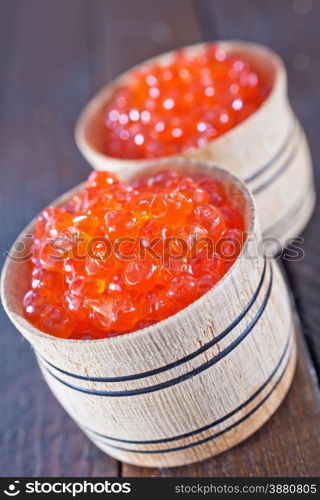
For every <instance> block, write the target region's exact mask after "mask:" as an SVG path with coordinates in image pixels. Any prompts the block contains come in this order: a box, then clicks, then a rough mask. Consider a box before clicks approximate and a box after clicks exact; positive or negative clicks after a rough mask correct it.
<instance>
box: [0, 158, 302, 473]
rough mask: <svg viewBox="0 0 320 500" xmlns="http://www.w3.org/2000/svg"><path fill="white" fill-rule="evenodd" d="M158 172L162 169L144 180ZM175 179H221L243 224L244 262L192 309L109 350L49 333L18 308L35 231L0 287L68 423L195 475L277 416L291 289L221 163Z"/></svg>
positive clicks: (112, 449) (117, 449) (188, 167)
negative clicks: (200, 464) (199, 465)
mask: <svg viewBox="0 0 320 500" xmlns="http://www.w3.org/2000/svg"><path fill="white" fill-rule="evenodd" d="M160 168H161V166H159V164H158V163H157V166H156V167H155V166H153V167H146V168H145V169H144V170H143V171H142V170H141V171H140V175H146V174H147V173H148V174H149V173H150V172H151V170H152V171H154V170H159V169H160ZM162 168H163V167H162ZM166 168H174V169H175V170H177V171H183V172H188V173H189V174H193V173H195V172H196V173H203V174H205V175H213V176H214V177H215V178H218V179H219V180H220V181H221V182H223V184H224V185H225V186H226V189H227V192H228V193H229V196H230V197H231V198H232V199H233V201H234V203H236V204H237V205H238V207H239V208H240V209H241V210H242V211H243V213H244V215H245V221H246V230H247V239H246V242H245V244H244V247H243V250H242V252H241V254H240V255H239V257H238V259H237V261H236V262H235V264H234V265H233V266H232V267H231V268H230V270H229V271H228V273H227V274H226V275H225V276H224V277H223V278H222V279H221V281H220V282H218V284H217V285H216V286H214V288H212V289H211V290H210V291H209V292H207V293H206V294H205V295H203V296H202V297H201V298H199V299H198V300H196V301H195V302H194V303H192V304H191V305H190V306H188V307H186V308H185V309H183V310H181V311H180V312H178V313H177V314H175V315H173V316H171V317H169V318H168V319H166V320H164V321H161V322H159V323H157V324H155V325H152V326H150V327H148V328H144V329H142V330H139V331H136V332H134V333H130V334H127V335H122V336H119V337H114V338H109V339H101V340H70V339H69V340H68V339H61V338H56V337H52V336H50V335H47V334H45V333H42V332H41V331H39V330H38V329H37V328H35V327H34V326H32V325H31V324H30V323H29V322H28V321H27V320H26V319H25V318H24V317H23V311H22V305H21V302H22V297H23V294H24V293H25V292H26V290H27V288H28V283H29V280H30V276H29V270H28V266H26V264H25V262H22V260H24V259H22V258H21V256H22V250H21V249H22V247H24V248H25V254H26V255H27V254H28V248H29V246H30V238H29V237H28V236H27V235H28V234H32V232H33V228H34V221H33V222H31V223H30V224H29V225H28V226H27V227H26V228H25V230H24V231H23V232H22V234H21V235H20V236H19V237H18V239H17V240H16V242H15V244H14V246H13V248H12V249H11V251H10V253H9V255H10V258H8V259H7V261H6V263H5V265H4V269H3V273H2V281H1V294H2V301H3V305H4V307H5V309H6V311H7V313H8V315H9V317H10V318H11V320H12V322H13V323H14V325H15V326H16V327H17V329H18V330H20V332H21V333H22V335H23V336H24V337H25V338H26V339H27V340H28V341H29V342H30V343H31V345H32V347H33V348H34V350H35V353H36V356H37V359H38V363H39V365H40V368H41V371H42V373H43V376H44V378H45V379H46V381H47V383H48V385H49V386H50V388H51V390H52V391H53V393H54V394H55V396H56V397H57V399H58V400H59V402H60V403H61V404H62V406H63V407H64V408H65V409H66V411H67V412H68V413H69V414H70V416H71V417H72V418H73V419H74V420H75V422H77V424H78V425H79V426H80V427H81V428H82V429H83V431H84V432H85V433H86V434H87V436H88V437H89V438H90V439H91V440H92V441H93V442H94V443H95V444H96V445H97V446H98V447H99V448H101V449H102V450H103V451H105V452H107V453H108V454H110V455H112V456H114V457H116V458H118V459H119V460H123V461H125V462H129V463H133V464H137V465H143V466H150V467H151V466H152V467H155V466H156V467H160V466H161V467H162V466H166V467H171V466H176V465H183V464H189V463H192V462H195V461H198V460H203V459H205V458H207V457H210V456H212V455H216V454H218V453H221V452H222V451H224V450H226V449H228V448H231V447H232V446H234V445H236V444H237V443H239V442H240V441H243V440H244V439H245V438H247V437H248V436H250V435H251V434H252V433H253V432H255V431H256V430H257V429H258V428H259V427H260V426H261V425H262V424H264V422H266V421H267V420H268V418H269V417H270V416H271V415H272V414H273V412H274V411H275V410H276V409H277V407H278V406H279V405H280V403H281V401H282V400H283V398H284V396H285V394H286V392H287V391H288V388H289V386H290V383H291V380H292V377H293V373H294V367H295V363H296V341H295V335H294V329H293V320H292V312H291V308H290V304H289V299H288V294H287V289H286V286H285V283H284V281H283V278H282V275H281V273H280V271H279V268H278V266H277V264H276V263H275V262H274V261H272V260H267V259H265V257H264V256H263V254H262V253H261V248H260V245H259V242H260V230H259V225H258V222H257V215H256V210H255V208H254V204H253V201H252V196H251V195H250V193H249V192H248V190H247V188H246V187H245V186H244V184H243V183H242V182H241V181H239V180H238V179H236V178H235V177H233V176H232V175H231V174H230V173H228V172H226V171H225V170H222V169H220V168H217V167H215V166H213V165H212V164H201V163H199V162H195V161H185V160H182V161H176V162H171V163H170V165H166ZM78 190H79V186H78V187H76V188H75V189H73V190H72V191H69V192H68V193H66V194H65V195H64V196H62V197H61V198H59V199H58V200H56V201H55V202H54V203H53V204H55V205H61V204H62V203H65V202H66V201H67V200H68V199H69V198H70V197H71V196H73V195H74V194H75V193H76V192H77V191H78Z"/></svg>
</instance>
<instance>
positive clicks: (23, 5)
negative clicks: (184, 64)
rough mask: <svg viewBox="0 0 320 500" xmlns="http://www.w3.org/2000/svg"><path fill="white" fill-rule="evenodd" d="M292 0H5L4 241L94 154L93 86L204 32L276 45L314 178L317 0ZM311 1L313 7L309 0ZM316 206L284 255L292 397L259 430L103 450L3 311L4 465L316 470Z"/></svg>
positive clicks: (1, 59) (0, 31)
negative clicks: (139, 459)
mask: <svg viewBox="0 0 320 500" xmlns="http://www.w3.org/2000/svg"><path fill="white" fill-rule="evenodd" d="M308 5H309V3H308V2H302V1H297V0H294V1H291V0H282V1H281V2H280V1H278V0H263V1H262V0H260V1H259V2H256V1H255V0H242V1H241V2H240V1H239V0H213V1H210V0H203V1H202V0H196V1H191V0H159V1H150V0H135V1H132V0H90V1H89V0H68V1H67V2H66V1H65V0H55V1H51V0H28V1H27V2H26V1H22V0H21V1H18V0H2V1H1V3H0V65H1V66H0V67H1V80H0V96H1V104H2V114H1V121H0V131H1V134H0V165H1V171H2V189H1V197H0V204H1V216H2V227H1V231H0V239H1V255H2V254H3V252H5V251H6V250H8V248H9V247H10V245H11V243H12V242H13V240H14V239H15V237H16V235H17V234H18V232H19V231H20V230H21V229H22V228H23V227H24V226H25V224H26V223H27V222H28V221H29V219H31V218H32V217H33V216H34V215H35V214H36V213H37V212H39V211H40V209H41V208H42V207H43V206H45V205H46V204H48V203H49V202H50V201H51V200H52V199H54V198H55V197H56V196H57V195H59V194H60V193H62V192H64V191H66V190H67V189H68V188H70V187H71V186H73V185H75V184H77V183H78V182H79V181H81V180H83V179H84V178H85V177H86V176H87V174H88V172H89V167H88V165H86V163H85V161H84V160H83V158H82V157H81V156H80V153H79V152H78V151H77V148H76V146H75V144H74V140H73V127H74V123H75V120H76V118H77V115H78V113H79V112H80V110H81V108H82V107H83V105H84V104H85V102H86V101H87V100H88V98H89V97H90V96H91V95H92V94H93V93H94V92H96V90H98V88H99V87H100V86H102V85H103V84H104V83H105V82H107V81H108V80H110V79H111V78H113V77H114V76H115V75H117V74H118V73H119V72H121V71H122V70H125V69H126V68H128V67H130V66H132V65H133V64H135V63H137V62H139V61H141V60H143V59H145V58H148V57H151V56H154V55H156V54H158V53H160V52H163V51H166V50H169V49H172V48H175V47H178V46H181V45H185V44H190V43H192V42H197V41H202V40H205V39H216V38H220V39H223V38H239V39H249V40H254V41H258V42H262V43H265V44H267V45H269V46H271V47H272V48H274V49H275V50H276V51H278V52H279V53H280V54H281V56H282V57H283V58H284V60H285V62H286V65H287V68H288V74H289V90H290V97H291V102H292V104H293V107H294V109H295V111H296V113H297V115H298V116H299V118H300V120H301V122H302V124H303V126H304V127H305V130H306V132H307V135H308V138H309V141H310V144H311V149H312V153H313V157H314V162H315V174H316V180H317V183H318V189H319V182H320V172H319V157H320V142H319V139H318V136H319V113H320V99H319V97H320V96H319V81H320V59H319V46H318V39H317V33H318V27H319V23H320V2H315V1H314V2H313V6H312V4H310V5H311V10H310V11H308ZM310 5H309V9H310ZM319 206H320V205H318V208H317V210H316V213H315V214H314V217H313V219H312V221H311V223H310V225H309V227H308V229H307V230H306V231H305V232H304V234H303V235H302V236H303V238H304V239H305V242H304V246H303V248H304V251H305V257H304V259H303V260H301V261H299V262H287V261H285V262H284V266H285V269H286V272H287V275H288V280H289V283H290V285H291V288H292V291H293V294H294V298H295V303H296V308H297V311H298V314H299V317H300V320H301V324H302V331H303V335H301V338H300V349H299V351H300V352H299V363H298V368H297V373H296V376H295V380H294V383H293V387H292V389H291V390H290V393H289V395H288V397H287V398H286V400H285V402H284V403H283V404H282V406H281V408H280V409H279V411H278V412H277V413H276V414H275V415H274V417H272V419H271V420H270V421H269V422H268V423H267V424H266V425H265V426H264V427H263V428H262V429H261V430H260V431H259V432H257V433H256V434H255V435H254V436H253V437H251V438H250V439H248V440H247V441H246V442H245V443H243V444H241V445H239V446H237V447H236V448H234V449H233V450H231V451H228V452H226V453H224V454H222V455H220V456H218V457H216V458H213V459H210V460H207V461H205V462H203V463H198V464H195V465H191V466H187V467H181V468H175V469H161V470H157V469H144V468H142V469H141V468H138V467H133V466H130V465H127V464H121V463H118V462H117V461H116V460H114V459H112V458H109V457H108V456H106V455H104V454H103V453H102V452H100V451H99V450H98V449H96V448H95V447H94V445H93V444H91V443H90V442H89V440H88V439H87V438H86V437H85V436H84V435H83V434H82V432H81V431H80V430H79V429H78V428H77V427H76V425H75V424H74V423H73V422H72V420H71V419H70V418H69V417H68V416H67V414H66V413H65V412H64V410H63V409H62V408H61V407H60V406H59V404H58V403H57V401H56V400H55V399H54V397H53V396H52V395H51V393H50V391H49V390H48V388H47V386H46V384H45V382H44V380H43V379H42V377H41V375H40V372H39V369H38V368H37V366H36V363H35V359H34V355H33V353H32V350H31V348H30V347H29V346H28V344H27V343H26V341H23V339H22V337H21V336H20V335H19V334H18V333H17V332H16V331H15V329H14V327H13V326H12V325H11V324H10V322H9V320H8V318H7V317H6V316H5V314H4V313H3V311H1V322H2V323H1V325H2V326H1V336H0V356H1V362H0V379H1V381H2V382H3V387H2V391H1V395H2V412H1V419H0V428H1V453H0V474H1V475H2V476H5V475H8V476H92V477H95V476H119V475H121V476H312V475H319V474H320V453H319V449H320V391H319V375H320V365H319V362H320V332H319V324H320V294H319V292H320V286H319V275H320V260H319V255H320V239H319V223H320V211H319Z"/></svg>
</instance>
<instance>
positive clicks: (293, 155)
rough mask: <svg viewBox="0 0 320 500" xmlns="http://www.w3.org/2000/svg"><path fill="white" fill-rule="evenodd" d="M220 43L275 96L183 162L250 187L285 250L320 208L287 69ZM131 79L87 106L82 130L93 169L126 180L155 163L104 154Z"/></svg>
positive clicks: (267, 55)
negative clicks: (110, 110)
mask: <svg viewBox="0 0 320 500" xmlns="http://www.w3.org/2000/svg"><path fill="white" fill-rule="evenodd" d="M216 43H217V45H219V46H221V47H222V48H223V49H225V50H226V51H227V52H232V53H234V54H238V55H240V56H243V57H245V58H246V60H248V61H249V62H251V63H252V65H253V67H254V68H256V70H257V71H258V72H259V74H261V76H262V78H263V79H264V81H265V82H266V83H267V84H268V85H269V86H270V87H271V92H270V94H269V96H268V98H267V99H266V100H265V102H264V103H263V104H262V106H261V107H260V108H259V109H258V110H257V111H256V112H255V113H253V114H252V115H251V116H250V117H249V118H247V119H246V120H245V121H244V122H242V123H240V124H239V125H237V126H236V127H234V128H233V129H231V130H230V131H229V132H227V133H225V134H224V135H222V136H220V137H218V138H217V139H215V140H213V141H211V142H210V143H209V144H208V145H207V146H205V147H201V148H198V149H195V150H193V151H192V152H189V153H181V155H180V156H184V157H195V158H197V159H201V160H208V161H212V162H214V163H215V164H218V165H220V166H222V167H224V168H226V169H227V170H230V171H231V172H232V173H234V174H235V175H237V176H239V177H240V178H242V179H243V180H245V182H247V184H248V186H249V188H250V189H251V191H252V193H253V194H254V195H255V198H256V204H257V206H258V210H259V212H260V221H261V227H262V232H263V236H265V237H268V238H269V237H271V238H277V239H278V240H279V241H280V243H281V246H282V247H283V246H285V245H286V244H287V242H288V239H292V238H294V237H296V236H297V235H298V234H299V233H300V232H301V231H302V230H303V228H304V227H305V226H306V224H307V222H308V220H309V218H310V216H311V214H312V211H313V208H314V204H315V190H314V184H313V174H312V163H311V158H310V153H309V148H308V144H307V142H306V138H305V135H304V132H303V130H302V128H301V125H300V124H299V122H298V120H297V118H296V117H295V115H294V114H293V111H292V109H291V107H290V105H289V103H288V98H287V77H286V71H285V67H284V65H283V62H282V61H281V59H280V58H279V57H278V56H277V55H276V54H275V53H274V52H272V51H271V50H269V49H267V48H266V47H263V46H261V45H258V44H254V43H248V42H239V41H228V42H216ZM205 45H206V44H197V45H192V46H189V47H186V48H184V49H183V50H184V51H185V52H186V53H189V54H196V53H199V52H201V51H202V50H203V48H204V47H205ZM174 54H175V51H173V52H169V53H166V54H163V55H161V56H158V57H155V58H153V59H150V60H149V61H146V62H144V63H143V64H142V65H145V64H149V63H150V62H152V63H154V62H157V63H160V64H163V65H166V64H167V63H168V62H170V61H171V60H172V58H173V55H174ZM137 67H138V66H136V67H135V68H134V69H136V68H137ZM130 71H131V70H130ZM128 73H129V72H127V73H124V74H123V75H121V76H120V77H118V78H116V79H115V80H114V81H112V82H111V83H109V84H108V85H106V86H105V87H104V88H103V89H102V90H101V91H100V92H99V93H98V94H97V95H96V96H95V97H94V98H93V99H92V100H91V101H90V102H89V103H88V104H87V106H86V107H85V108H84V110H83V111H82V113H81V115H80V117H79V119H78V122H77V125H76V130H75V138H76V142H77V145H78V147H79V149H80V151H81V152H82V154H83V156H84V157H85V158H86V159H87V160H88V162H89V163H90V164H91V165H92V167H94V168H95V169H98V170H110V171H113V172H116V173H117V174H118V175H119V176H120V177H121V176H122V175H126V173H127V171H128V170H130V169H133V170H134V169H135V168H136V167H139V166H140V165H141V166H145V165H148V164H150V162H151V160H149V159H147V160H123V159H118V158H112V157H109V156H106V155H104V154H103V153H102V151H103V142H104V140H105V139H104V137H103V131H102V127H101V122H102V120H103V111H104V107H105V105H106V103H107V102H108V101H109V99H110V97H111V96H112V95H113V93H114V91H115V90H116V89H118V88H119V87H122V86H123V85H124V84H125V83H126V79H127V75H128ZM152 161H154V160H152ZM279 247H280V245H279V246H278V248H279ZM274 248H277V245H275V246H274Z"/></svg>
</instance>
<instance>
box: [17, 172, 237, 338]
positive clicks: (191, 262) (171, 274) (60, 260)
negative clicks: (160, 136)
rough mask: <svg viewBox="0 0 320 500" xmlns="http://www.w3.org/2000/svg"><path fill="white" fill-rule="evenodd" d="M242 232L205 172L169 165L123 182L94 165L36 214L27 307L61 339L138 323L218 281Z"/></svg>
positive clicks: (220, 188)
mask: <svg viewBox="0 0 320 500" xmlns="http://www.w3.org/2000/svg"><path fill="white" fill-rule="evenodd" d="M244 238H245V233H244V220H243V217H242V215H241V213H240V212H239V210H238V209H237V208H236V206H235V205H234V204H233V203H232V201H231V200H230V199H229V198H228V196H227V194H226V191H225V189H224V187H223V185H222V184H221V183H220V182H219V181H217V180H215V179H214V178H212V177H204V176H197V177H192V178H191V177H188V176H186V175H180V174H178V173H176V172H174V171H171V170H170V171H162V172H160V173H157V174H155V175H153V176H152V177H149V178H146V179H142V180H138V181H136V182H134V183H133V184H131V185H130V184H126V183H124V182H121V181H120V180H119V179H118V178H117V177H116V176H115V175H113V174H111V173H108V172H92V173H91V174H90V176H89V178H88V181H87V183H86V184H85V186H84V188H83V189H82V190H81V191H80V192H79V193H78V194H77V195H76V196H74V197H73V198H72V199H71V200H70V201H69V202H68V203H67V204H65V205H63V206H60V207H53V206H51V207H48V208H46V209H45V210H44V211H43V212H42V213H41V214H40V216H39V217H38V219H37V222H36V226H35V233H34V236H33V244H32V259H31V280H30V289H29V290H28V291H27V293H26V294H25V296H24V299H23V308H24V313H25V316H26V318H27V319H28V320H29V321H30V322H31V323H33V324H34V325H35V326H36V327H38V328H39V329H40V330H42V331H43V332H46V333H48V334H51V335H54V336H57V337H62V338H72V339H99V338H104V337H111V336H115V335H120V334H123V333H127V332H131V331H133V330H137V329H139V328H143V327H145V326H148V325H151V324H153V323H155V322H157V321H160V320H163V319H165V318H167V317H168V316H170V315H172V314H174V313H176V312H177V311H179V310H180V309H182V308H184V307H186V306H188V305H189V304H190V303H191V302H193V301H194V300H196V299H197V298H198V297H200V296H201V295H203V294H204V293H205V292H206V291H208V290H209V289H210V288H211V287H212V286H213V285H215V283H217V282H218V281H219V280H220V279H221V278H222V276H223V275H224V274H225V273H226V272H227V270H228V269H229V268H230V266H231V265H232V264H233V262H234V261H235V260H236V258H237V256H238V254H239V252H240V250H241V248H242V245H243V241H244Z"/></svg>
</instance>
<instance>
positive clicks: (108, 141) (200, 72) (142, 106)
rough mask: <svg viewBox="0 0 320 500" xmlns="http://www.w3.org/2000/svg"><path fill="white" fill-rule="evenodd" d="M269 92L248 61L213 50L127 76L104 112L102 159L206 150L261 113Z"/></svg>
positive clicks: (211, 47)
mask: <svg viewBox="0 0 320 500" xmlns="http://www.w3.org/2000/svg"><path fill="white" fill-rule="evenodd" d="M268 93H269V89H268V88H267V86H266V85H265V84H264V83H263V82H262V81H261V78H260V76H259V75H258V73H257V72H256V71H255V70H254V68H253V67H252V65H251V64H250V63H249V62H248V61H246V60H245V58H244V57H242V56H241V57H240V56H237V55H236V54H232V53H228V52H225V51H224V50H222V49H221V48H219V47H217V46H215V45H212V44H211V45H207V47H206V48H205V49H204V50H203V51H202V52H201V53H200V54H198V55H193V56H191V55H188V54H186V53H185V52H183V51H179V52H177V53H176V54H175V56H174V59H173V61H172V62H171V63H170V64H168V65H166V66H160V65H159V64H152V65H151V64H150V65H148V66H143V67H140V68H139V69H137V70H135V71H133V72H132V73H130V74H129V76H128V79H127V84H126V86H124V87H122V88H120V89H119V90H117V91H116V92H115V94H114V95H113V97H112V98H111V100H110V102H109V103H108V105H107V107H106V109H105V111H104V124H103V125H104V132H103V133H104V135H105V150H104V153H105V154H106V155H109V156H113V157H117V158H127V159H130V158H131V159H134V158H158V157H161V156H168V155H173V154H176V153H179V152H181V151H188V150H191V149H193V148H197V147H201V146H205V145H206V144H207V143H208V142H209V141H210V140H212V139H215V138H216V137H218V136H219V135H221V134H224V133H225V132H227V131H228V130H230V129H231V128H232V127H234V126H235V125H237V124H238V123H240V122H242V121H243V120H245V119H246V118H247V117H248V116H249V115H251V114H252V113H253V112H254V111H255V110H256V109H258V108H259V107H260V105H261V103H262V102H263V101H264V99H265V98H266V97H267V95H268Z"/></svg>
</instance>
